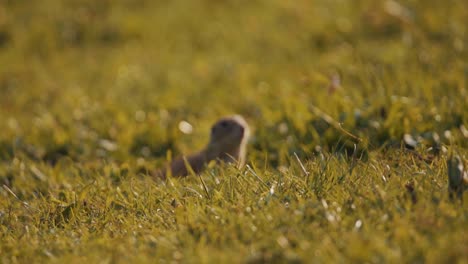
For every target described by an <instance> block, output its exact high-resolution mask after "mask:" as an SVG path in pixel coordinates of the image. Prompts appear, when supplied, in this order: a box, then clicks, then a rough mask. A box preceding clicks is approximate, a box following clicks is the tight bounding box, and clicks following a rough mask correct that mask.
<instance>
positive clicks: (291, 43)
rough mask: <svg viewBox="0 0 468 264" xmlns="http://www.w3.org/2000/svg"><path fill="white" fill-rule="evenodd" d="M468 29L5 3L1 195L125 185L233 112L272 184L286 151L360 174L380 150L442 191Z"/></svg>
mask: <svg viewBox="0 0 468 264" xmlns="http://www.w3.org/2000/svg"><path fill="white" fill-rule="evenodd" d="M467 21H468V4H467V3H466V1H463V0H448V1H443V2H441V1H436V0H428V1H415V0H407V1H393V0H388V1H371V0H356V1H346V0H332V1H330V0H328V1H325V0H316V1H303V0H298V1H292V2H290V1H279V0H278V1H277V0H274V1H227V0H225V1H213V0H197V1H147V0H136V1H130V0H120V1H111V0H101V1H90V0H89V1H88V0H79V1H78V0H70V1H58V0H44V1H14V0H2V1H0V121H1V122H0V131H1V133H0V162H1V165H0V180H2V181H3V183H5V184H6V185H7V186H9V188H11V189H12V190H13V191H14V192H15V193H16V194H17V195H19V196H20V197H21V199H27V200H28V199H34V198H37V197H40V196H41V195H43V196H47V195H48V193H58V192H61V190H62V189H63V188H65V189H67V190H68V191H71V190H74V187H71V186H74V184H78V185H79V186H82V185H86V182H87V180H89V179H95V178H97V177H99V176H101V177H102V176H106V177H110V178H112V177H113V178H112V179H113V180H116V181H117V182H120V181H121V179H120V178H121V177H123V178H122V179H124V180H123V181H124V182H126V181H128V179H127V178H126V176H125V177H124V176H122V175H127V174H129V175H130V178H132V177H133V176H135V175H136V174H137V173H138V172H140V173H141V172H144V170H145V169H151V168H154V167H157V166H158V165H160V164H162V163H163V162H164V160H165V158H166V151H167V150H172V151H173V152H174V155H178V154H181V153H187V152H191V151H193V150H195V149H199V148H201V147H203V146H204V144H206V142H207V140H208V132H207V131H209V127H210V126H211V124H212V123H213V122H214V121H215V120H216V119H218V118H219V117H220V116H222V115H226V114H232V113H239V114H242V115H244V116H245V117H246V118H247V120H248V121H249V123H250V124H251V126H252V128H253V131H254V137H253V138H252V139H251V142H250V145H249V157H248V159H249V161H250V163H251V164H254V165H257V166H258V167H259V168H264V170H263V171H262V172H261V174H262V175H263V174H264V175H263V176H264V177H265V178H267V179H270V178H268V177H270V176H271V175H273V174H274V173H276V172H277V170H276V169H277V168H283V169H284V168H289V166H291V155H292V154H293V153H294V152H296V153H297V154H298V155H299V157H300V158H301V159H310V158H312V157H315V156H317V154H319V155H318V156H320V154H321V153H335V152H336V153H344V154H346V155H350V153H351V152H350V151H352V150H353V148H354V144H356V145H357V148H358V149H359V152H360V155H361V154H362V157H363V158H364V160H367V158H368V157H369V156H370V160H368V161H364V160H363V162H369V164H370V163H373V162H375V161H377V160H379V159H380V160H384V161H385V162H387V163H388V164H398V162H394V161H393V159H396V158H395V157H394V155H393V154H392V155H390V154H389V156H388V157H387V156H386V153H387V152H386V151H387V150H388V149H389V148H390V149H395V150H399V149H400V146H402V145H405V144H406V145H407V147H410V148H412V149H415V150H416V152H417V153H419V154H418V155H419V156H418V157H420V158H422V159H424V160H426V161H428V162H432V161H433V159H436V160H435V161H434V162H435V163H434V164H432V165H431V166H434V167H431V168H433V171H438V172H437V173H435V172H434V173H435V174H436V175H438V176H437V177H438V178H437V181H438V182H439V183H443V182H444V181H443V180H444V178H443V177H445V175H444V173H445V165H444V162H443V161H444V160H443V157H445V156H442V158H441V159H440V160H438V157H439V155H441V152H442V153H444V152H445V151H447V150H450V151H456V152H458V153H461V154H463V155H466V150H467V147H468V144H467V142H468V141H467V138H468V131H467V128H466V127H467V124H468V107H466V105H467V103H468V92H467V88H466V86H467V77H468V65H467V59H466V58H468V54H467V53H468V52H467V49H468V47H467V43H468V41H467V40H468V35H467V34H468V33H467V29H466V25H467ZM335 88H336V90H334V89H335ZM328 116H329V117H330V118H332V119H333V120H332V121H331V122H330V118H328ZM182 120H186V121H187V122H189V123H190V124H192V125H193V127H194V130H193V134H190V135H187V134H184V133H182V131H180V130H179V129H178V124H179V122H180V121H182ZM337 122H339V123H341V124H342V128H343V129H344V130H346V131H348V132H349V133H351V134H352V135H354V136H356V137H359V138H360V139H361V140H357V139H356V137H354V136H350V135H349V133H347V132H344V130H343V129H340V128H339V127H337V125H336V124H337ZM405 135H406V137H405ZM413 141H414V142H413ZM397 156H398V155H397ZM411 160H412V158H411V157H407V159H405V162H408V164H411ZM465 161H466V158H465ZM341 162H343V164H342V165H343V166H345V165H349V166H351V165H352V164H351V165H350V164H349V163H347V162H349V161H347V160H342V161H341ZM385 162H384V163H385ZM312 165H313V164H312ZM312 165H308V166H312ZM352 166H354V165H352ZM382 166H383V163H382ZM408 166H412V165H408ZM440 166H442V167H440ZM69 167H71V168H69ZM31 168H33V169H31ZM34 168H35V169H34ZM66 168H68V169H66ZM116 168H117V169H116ZM267 168H269V169H267ZM436 168H440V169H439V170H438V169H436ZM114 169H116V170H117V172H114ZM68 170H71V171H72V172H67V171H68ZM121 170H123V172H122V171H121ZM382 170H384V169H383V167H382ZM44 171H46V172H48V173H45V174H47V175H48V176H47V177H49V178H47V177H46V176H45V174H44ZM122 173H123V174H122ZM334 173H338V172H337V171H334V172H330V174H332V175H334ZM440 173H441V174H440ZM319 174H320V175H322V174H323V172H320V173H319ZM41 175H42V176H41ZM54 175H55V176H54ZM66 175H69V176H66ZM71 175H74V176H71ZM77 175H78V176H77ZM31 177H33V178H35V179H36V178H37V179H36V180H37V181H31ZM44 177H45V179H44ZM74 177H78V179H77V178H74ZM271 177H273V176H271ZM337 177H338V176H337ZM434 177H436V176H434ZM41 178H42V179H41ZM332 178H333V177H332ZM65 183H67V184H70V185H69V186H68V187H67V184H65ZM127 183H128V182H127ZM330 184H332V183H330ZM401 184H403V185H402V186H404V185H405V184H406V183H405V181H402V183H401ZM64 186H65V187H64ZM104 186H107V185H106V184H104ZM438 186H439V185H438ZM101 187H102V186H101ZM309 187H310V186H309ZM444 187H445V185H444ZM96 188H97V187H96ZM102 188H104V187H102ZM121 188H123V187H121ZM317 188H318V187H317ZM317 188H315V189H314V188H312V189H314V190H315V191H316V192H317V190H319V189H320V188H319V189H317ZM438 188H442V187H441V186H439V187H438ZM324 191H325V189H323V190H321V191H318V192H319V193H320V192H324ZM96 192H99V191H98V190H96ZM39 194H40V195H39ZM316 194H317V193H316ZM55 195H58V194H55ZM322 195H323V194H322ZM2 196H3V197H7V202H5V203H6V204H9V205H8V206H11V204H10V202H11V203H14V201H15V200H14V198H12V197H11V195H10V194H9V193H8V192H6V191H5V192H2ZM53 196H54V195H53ZM169 196H170V195H169ZM319 196H320V195H319ZM67 199H68V198H66V197H65V198H63V199H62V200H65V201H69V200H67ZM70 199H71V198H70ZM161 199H162V198H161ZM428 199H430V198H428ZM232 202H234V203H236V202H238V201H236V200H235V199H234V200H232ZM6 204H4V205H5V206H6ZM45 204H47V203H45ZM45 204H44V206H45ZM5 208H6V207H5ZM5 208H3V209H2V208H0V216H1V217H5V215H6V214H7V213H6V212H7V209H5ZM463 212H464V213H462V215H464V216H462V218H463V219H464V220H463V221H462V220H460V221H462V222H461V224H460V225H459V226H463V225H464V223H465V225H466V209H464V211H463ZM41 217H44V216H41ZM2 221H4V222H2V224H4V225H6V226H8V224H11V222H9V221H6V220H2ZM265 221H267V222H268V221H270V220H268V219H266V220H265ZM434 221H436V220H434ZM5 223H6V224H5ZM413 224H415V223H413ZM445 224H447V225H448V223H445ZM5 230H6V229H5ZM322 231H323V230H322ZM18 232H19V231H18ZM158 232H159V231H158ZM160 232H163V231H160ZM265 234H266V233H265ZM166 235H167V234H166ZM280 240H281V239H280ZM275 241H276V240H274V241H273V242H272V243H274V244H275V245H276V244H277V243H276V242H275ZM465 241H466V240H465ZM270 242H271V241H267V242H265V245H264V246H265V248H268V247H269V245H270V244H269V243H270ZM280 242H281V241H280ZM283 242H284V241H283ZM447 243H448V242H447ZM280 244H281V243H280ZM13 248H15V246H13ZM2 250H5V248H3V249H2ZM326 250H330V251H327V252H334V251H333V250H332V249H330V248H326ZM424 250H425V249H424V248H423V249H422V252H425V251H424ZM222 251H223V250H220V252H217V254H215V258H216V256H218V257H219V256H223V253H222ZM197 252H198V251H197ZM455 252H457V253H456V254H458V253H460V252H463V248H461V249H460V251H455ZM192 253H193V252H192ZM244 253H245V254H247V253H246V252H244ZM456 254H455V255H456ZM325 255H326V254H325ZM465 255H466V252H465ZM347 256H348V257H349V255H347ZM387 256H388V255H387ZM457 256H459V255H457ZM198 257H200V258H201V260H203V257H201V256H198ZM225 257H226V256H225ZM65 258H66V254H65ZM208 259H209V258H208ZM384 259H386V258H384ZM390 259H391V258H390ZM415 259H418V258H417V257H416V258H415ZM324 260H327V258H326V257H325V258H324ZM328 260H330V259H328ZM387 260H389V259H387Z"/></svg>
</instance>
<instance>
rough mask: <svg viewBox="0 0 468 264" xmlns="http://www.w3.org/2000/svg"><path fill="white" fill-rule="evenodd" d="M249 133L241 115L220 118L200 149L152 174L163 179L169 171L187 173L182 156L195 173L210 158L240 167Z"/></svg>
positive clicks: (210, 159) (178, 173)
mask: <svg viewBox="0 0 468 264" xmlns="http://www.w3.org/2000/svg"><path fill="white" fill-rule="evenodd" d="M249 134H250V129H249V126H248V125H247V122H246V121H245V119H244V118H243V117H242V116H240V115H234V116H229V117H224V118H221V119H220V120H218V121H217V122H216V123H215V124H214V125H213V126H212V127H211V134H210V142H209V143H208V145H207V146H206V147H205V148H204V149H203V150H202V151H200V152H198V153H196V154H192V155H189V156H186V157H181V158H178V159H176V160H174V161H172V162H171V163H170V164H166V166H165V168H162V169H159V170H156V171H155V172H153V176H154V177H156V178H162V179H165V178H166V174H169V173H170V174H171V175H172V176H186V175H188V174H189V171H188V169H187V167H186V166H185V161H184V158H185V159H186V160H187V162H188V164H190V167H191V168H192V169H193V171H194V172H195V173H199V172H201V171H202V170H203V168H204V167H205V165H206V164H208V163H209V162H210V161H212V160H217V161H223V162H225V163H237V165H238V167H241V166H243V165H244V163H245V155H246V145H247V141H248V138H249ZM169 171H170V172H169Z"/></svg>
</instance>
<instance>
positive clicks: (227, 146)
mask: <svg viewBox="0 0 468 264" xmlns="http://www.w3.org/2000/svg"><path fill="white" fill-rule="evenodd" d="M249 134H250V130H249V126H248V125H247V122H246V121H245V119H244V118H243V117H242V116H240V115H234V116H229V117H224V118H222V119H220V120H218V121H217V122H216V123H215V124H214V125H213V126H212V127H211V135H210V146H211V147H216V148H217V149H219V150H222V151H230V150H235V149H238V148H240V147H241V145H242V144H244V142H245V141H246V140H247V139H248V137H249Z"/></svg>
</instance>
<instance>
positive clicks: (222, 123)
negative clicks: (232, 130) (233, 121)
mask: <svg viewBox="0 0 468 264" xmlns="http://www.w3.org/2000/svg"><path fill="white" fill-rule="evenodd" d="M220 125H221V126H222V127H227V126H228V123H227V122H226V121H222V122H221V123H220Z"/></svg>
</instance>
